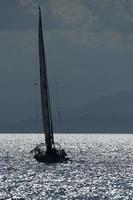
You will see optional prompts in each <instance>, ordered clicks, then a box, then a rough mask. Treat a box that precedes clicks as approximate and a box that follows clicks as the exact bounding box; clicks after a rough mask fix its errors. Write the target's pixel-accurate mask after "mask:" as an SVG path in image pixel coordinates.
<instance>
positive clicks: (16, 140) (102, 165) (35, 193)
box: [0, 134, 133, 200]
mask: <svg viewBox="0 0 133 200" xmlns="http://www.w3.org/2000/svg"><path fill="white" fill-rule="evenodd" d="M43 139H44V137H43V135H41V134H40V135H37V134H36V135H33V134H27V135H23V134H16V135H14V134H13V135H11V134H5V135H4V134H0V200H2V199H3V200H9V199H21V200H22V199H25V200H28V199H29V200H30V199H32V200H36V199H37V200H44V199H48V200H53V199H56V200H60V199H61V200H67V199H69V200H79V199H81V200H84V199H85V200H102V199H106V200H114V199H116V200H132V199H133V135H127V134H119V135H111V134H110V135H109V134H104V135H103V134H102V135H101V134H96V135H95V134H57V135H56V136H55V140H56V141H58V142H59V143H60V144H61V145H62V147H63V148H64V149H65V150H66V151H67V153H68V155H69V157H70V158H71V159H72V160H73V161H72V162H69V163H67V164H53V165H52V164H51V165H45V164H43V163H37V162H36V161H35V160H34V159H33V157H32V155H30V154H29V152H30V150H31V149H33V148H34V147H35V145H36V144H37V143H39V142H42V141H43Z"/></svg>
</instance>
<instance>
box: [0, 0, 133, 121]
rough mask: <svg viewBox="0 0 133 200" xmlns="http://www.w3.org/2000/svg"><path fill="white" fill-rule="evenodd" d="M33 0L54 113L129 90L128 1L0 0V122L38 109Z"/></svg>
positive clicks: (132, 9) (132, 17) (132, 31)
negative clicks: (44, 53) (40, 24)
mask: <svg viewBox="0 0 133 200" xmlns="http://www.w3.org/2000/svg"><path fill="white" fill-rule="evenodd" d="M38 5H40V6H41V9H42V20H43V30H44V40H45V51H46V60H47V70H48V79H49V85H50V96H51V104H52V109H53V112H54V113H55V112H56V111H57V110H60V112H64V114H65V112H66V111H68V110H70V111H71V113H72V111H73V110H74V109H78V108H80V107H81V106H84V105H86V104H87V103H88V102H89V101H91V100H93V99H95V98H98V97H100V96H104V95H114V94H116V93H119V92H133V87H132V86H133V1H132V0H117V1H114V0H89V1H88V0H0V92H1V93H0V94H1V96H0V110H1V113H0V119H1V123H6V122H15V121H17V120H21V119H27V118H31V117H33V116H34V115H35V114H36V112H39V110H40V93H39V61H38ZM35 82H36V83H38V84H37V86H36V87H35V86H34V83H35Z"/></svg>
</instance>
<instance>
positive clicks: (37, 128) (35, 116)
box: [34, 48, 39, 139]
mask: <svg viewBox="0 0 133 200" xmlns="http://www.w3.org/2000/svg"><path fill="white" fill-rule="evenodd" d="M35 49H37V48H35ZM36 55H37V52H36ZM35 63H36V64H35V68H34V112H35V113H34V119H35V125H34V128H35V132H36V133H39V114H38V70H37V69H38V66H39V64H38V58H37V56H36V57H35ZM37 136H38V137H39V134H37ZM38 139H39V138H38Z"/></svg>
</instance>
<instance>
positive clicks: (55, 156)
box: [34, 149, 69, 163]
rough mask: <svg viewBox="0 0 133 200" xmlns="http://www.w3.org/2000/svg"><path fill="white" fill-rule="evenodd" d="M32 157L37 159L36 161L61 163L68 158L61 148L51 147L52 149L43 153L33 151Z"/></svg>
mask: <svg viewBox="0 0 133 200" xmlns="http://www.w3.org/2000/svg"><path fill="white" fill-rule="evenodd" d="M34 158H35V159H36V160H37V162H43V163H63V162H67V161H68V160H69V158H68V157H67V154H66V152H65V151H64V150H63V149H62V150H56V149H53V150H52V151H46V152H44V153H41V152H38V153H35V155H34Z"/></svg>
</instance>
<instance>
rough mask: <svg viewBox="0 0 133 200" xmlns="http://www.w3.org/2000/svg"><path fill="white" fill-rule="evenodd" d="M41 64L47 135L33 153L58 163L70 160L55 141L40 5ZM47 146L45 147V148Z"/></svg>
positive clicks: (42, 159) (44, 119)
mask: <svg viewBox="0 0 133 200" xmlns="http://www.w3.org/2000/svg"><path fill="white" fill-rule="evenodd" d="M38 40H39V44H38V45H39V64H40V92H41V107H42V122H43V129H44V135H45V143H41V144H39V145H37V146H36V147H35V148H34V149H33V150H32V151H31V153H34V158H35V159H36V160H37V161H38V162H44V163H57V162H65V161H67V160H69V158H68V157H67V154H66V152H65V150H64V149H61V147H60V145H59V144H58V145H57V144H56V143H55V142H54V134H53V122H52V113H51V105H50V95H49V84H48V77H47V68H46V58H45V49H44V40H43V28H42V17H41V8H40V7H39V26H38ZM44 147H45V148H44Z"/></svg>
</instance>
